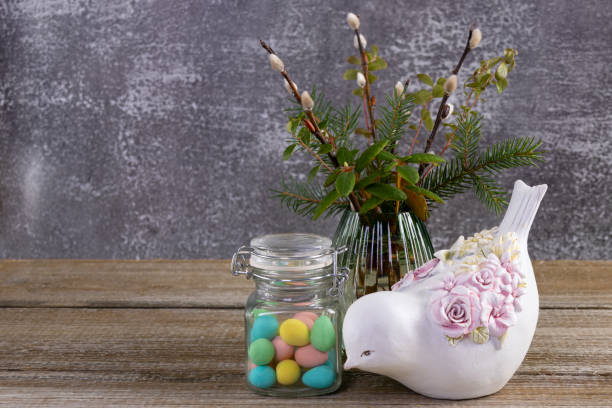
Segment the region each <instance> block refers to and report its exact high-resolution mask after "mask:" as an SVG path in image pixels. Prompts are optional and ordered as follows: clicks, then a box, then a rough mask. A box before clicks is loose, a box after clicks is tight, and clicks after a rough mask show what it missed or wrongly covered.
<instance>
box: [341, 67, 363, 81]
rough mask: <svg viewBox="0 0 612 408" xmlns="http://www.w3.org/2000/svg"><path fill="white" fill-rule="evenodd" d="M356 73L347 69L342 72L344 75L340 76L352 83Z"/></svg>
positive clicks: (354, 70)
mask: <svg viewBox="0 0 612 408" xmlns="http://www.w3.org/2000/svg"><path fill="white" fill-rule="evenodd" d="M357 72H359V71H357V70H356V69H347V70H346V71H344V75H343V76H342V77H343V78H344V79H346V80H347V81H354V80H356V79H357Z"/></svg>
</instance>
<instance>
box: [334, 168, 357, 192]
mask: <svg viewBox="0 0 612 408" xmlns="http://www.w3.org/2000/svg"><path fill="white" fill-rule="evenodd" d="M353 187H355V173H353V172H352V171H348V172H344V173H342V174H340V175H339V176H338V178H337V179H336V191H337V192H338V194H340V195H341V196H342V197H346V196H348V195H349V194H350V193H351V191H353Z"/></svg>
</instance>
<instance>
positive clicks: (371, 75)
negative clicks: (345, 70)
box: [368, 73, 378, 84]
mask: <svg viewBox="0 0 612 408" xmlns="http://www.w3.org/2000/svg"><path fill="white" fill-rule="evenodd" d="M377 79H378V77H377V76H376V75H374V74H370V73H368V82H369V83H371V84H373V83H374V82H376V80H377Z"/></svg>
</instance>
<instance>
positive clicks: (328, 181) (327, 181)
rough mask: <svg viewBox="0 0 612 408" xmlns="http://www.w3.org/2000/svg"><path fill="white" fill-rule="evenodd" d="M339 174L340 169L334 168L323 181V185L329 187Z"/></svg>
mask: <svg viewBox="0 0 612 408" xmlns="http://www.w3.org/2000/svg"><path fill="white" fill-rule="evenodd" d="M339 174H340V169H336V170H334V171H333V172H331V173H330V174H329V176H327V178H326V179H325V183H324V184H323V185H324V186H325V187H329V186H331V185H332V184H334V182H335V181H336V178H337V177H338V175H339Z"/></svg>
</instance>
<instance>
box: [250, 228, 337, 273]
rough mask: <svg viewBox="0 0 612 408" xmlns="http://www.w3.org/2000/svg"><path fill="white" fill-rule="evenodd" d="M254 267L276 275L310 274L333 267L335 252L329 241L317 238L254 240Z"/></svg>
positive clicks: (283, 236) (278, 236)
mask: <svg viewBox="0 0 612 408" xmlns="http://www.w3.org/2000/svg"><path fill="white" fill-rule="evenodd" d="M250 247H251V248H252V253H251V260H250V264H251V266H252V267H254V268H258V269H267V270H273V271H310V270H315V269H320V268H324V267H326V266H329V265H331V264H332V263H333V261H334V253H335V250H334V248H333V246H332V241H331V239H329V238H326V237H322V236H320V235H315V234H301V233H291V234H269V235H262V236H260V237H257V238H253V239H252V240H251V245H250Z"/></svg>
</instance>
